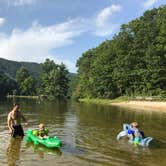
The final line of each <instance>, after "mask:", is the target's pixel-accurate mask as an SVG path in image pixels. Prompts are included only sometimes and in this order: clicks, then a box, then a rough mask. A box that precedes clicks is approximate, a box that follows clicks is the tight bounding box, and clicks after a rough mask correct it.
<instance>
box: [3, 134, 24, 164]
mask: <svg viewBox="0 0 166 166" xmlns="http://www.w3.org/2000/svg"><path fill="white" fill-rule="evenodd" d="M21 141H22V139H21V138H12V137H11V139H10V143H9V146H8V148H7V152H6V155H7V163H8V166H15V165H16V162H17V161H18V160H19V156H20V148H21Z"/></svg>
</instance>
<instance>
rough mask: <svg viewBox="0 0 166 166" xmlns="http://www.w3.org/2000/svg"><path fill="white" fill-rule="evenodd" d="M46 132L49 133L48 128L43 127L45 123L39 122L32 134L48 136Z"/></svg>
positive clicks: (41, 136) (42, 136) (40, 136)
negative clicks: (37, 127)
mask: <svg viewBox="0 0 166 166" xmlns="http://www.w3.org/2000/svg"><path fill="white" fill-rule="evenodd" d="M48 133H49V130H48V129H47V128H45V125H44V124H43V123H40V124H39V129H38V130H34V131H33V135H36V136H38V137H39V138H41V139H43V138H48Z"/></svg>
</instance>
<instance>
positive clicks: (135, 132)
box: [128, 122, 144, 144]
mask: <svg viewBox="0 0 166 166" xmlns="http://www.w3.org/2000/svg"><path fill="white" fill-rule="evenodd" d="M128 136H129V138H130V140H131V141H134V144H138V143H139V141H140V140H141V139H142V138H143V137H144V134H143V132H142V131H140V130H139V125H138V123H137V122H132V123H131V129H129V130H128Z"/></svg>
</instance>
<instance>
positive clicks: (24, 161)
mask: <svg viewBox="0 0 166 166" xmlns="http://www.w3.org/2000/svg"><path fill="white" fill-rule="evenodd" d="M19 104H20V105H21V110H22V112H23V113H24V115H25V116H26V118H27V119H28V121H29V126H28V128H37V126H38V124H39V123H41V122H42V123H45V125H46V127H47V128H49V130H50V135H56V136H58V137H59V138H60V139H61V140H62V142H63V146H62V148H60V149H59V150H58V149H48V148H45V147H43V146H34V145H33V144H32V143H29V144H27V143H26V141H25V138H24V140H20V139H11V137H10V135H9V133H8V129H7V124H6V119H7V114H8V112H9V111H10V110H11V106H12V101H1V102H0V165H2V166H5V165H9V166H14V165H18V166H20V165H21V166H45V165H46V166H114V165H115V166H130V165H131V166H165V165H166V132H165V124H166V114H165V113H156V112H143V111H142V110H141V108H140V110H139V111H134V110H127V109H125V110H124V109H120V108H118V107H111V106H101V105H94V104H81V103H73V102H68V103H64V102H60V103H58V102H43V101H42V102H39V101H36V100H21V101H19ZM134 120H136V121H138V122H139V123H140V125H141V129H142V130H143V131H144V132H145V134H146V135H147V136H151V137H153V138H155V140H156V142H154V143H153V144H152V145H151V146H150V147H148V148H143V147H135V146H133V145H131V144H129V143H128V141H127V140H122V141H117V140H116V135H117V133H118V132H119V131H121V130H122V124H123V123H125V122H132V121H134ZM24 129H25V130H26V129H27V127H24Z"/></svg>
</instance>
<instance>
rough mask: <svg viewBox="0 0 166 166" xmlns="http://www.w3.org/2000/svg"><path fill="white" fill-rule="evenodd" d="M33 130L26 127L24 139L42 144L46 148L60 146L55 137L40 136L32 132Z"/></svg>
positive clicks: (60, 143)
mask: <svg viewBox="0 0 166 166" xmlns="http://www.w3.org/2000/svg"><path fill="white" fill-rule="evenodd" d="M33 131H34V130H31V129H28V130H27V131H26V141H27V142H33V143H34V144H35V145H38V144H42V145H44V146H46V147H47V148H60V147H61V146H62V142H61V141H60V140H59V139H58V138H57V137H56V136H54V137H49V136H48V137H47V138H40V137H38V136H36V135H34V134H33Z"/></svg>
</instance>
